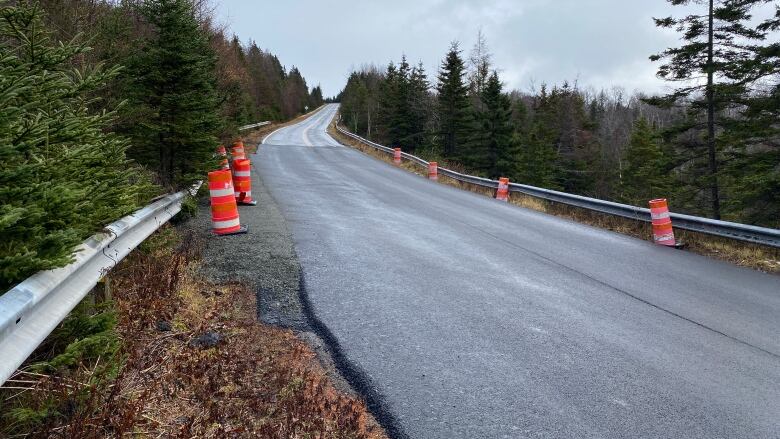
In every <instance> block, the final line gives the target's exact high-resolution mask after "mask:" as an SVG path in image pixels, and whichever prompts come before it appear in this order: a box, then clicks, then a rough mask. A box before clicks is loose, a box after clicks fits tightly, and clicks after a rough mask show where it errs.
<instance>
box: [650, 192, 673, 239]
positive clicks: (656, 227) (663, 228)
mask: <svg viewBox="0 0 780 439" xmlns="http://www.w3.org/2000/svg"><path fill="white" fill-rule="evenodd" d="M650 219H651V220H652V222H653V241H655V243H656V244H659V245H667V246H670V247H674V246H675V245H676V244H677V242H676V241H675V239H674V229H673V228H672V218H671V216H670V215H669V206H668V205H667V203H666V198H658V199H655V200H650Z"/></svg>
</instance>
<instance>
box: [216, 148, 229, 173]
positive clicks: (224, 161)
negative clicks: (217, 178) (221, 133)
mask: <svg viewBox="0 0 780 439" xmlns="http://www.w3.org/2000/svg"><path fill="white" fill-rule="evenodd" d="M217 155H218V156H219V157H220V160H219V168H220V169H230V165H229V164H228V157H227V150H225V145H219V147H217Z"/></svg>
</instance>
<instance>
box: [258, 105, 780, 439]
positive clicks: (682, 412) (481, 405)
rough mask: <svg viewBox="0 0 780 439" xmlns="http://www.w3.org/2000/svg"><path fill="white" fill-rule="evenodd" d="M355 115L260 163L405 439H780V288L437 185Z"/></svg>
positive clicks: (306, 262)
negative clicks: (352, 144)
mask: <svg viewBox="0 0 780 439" xmlns="http://www.w3.org/2000/svg"><path fill="white" fill-rule="evenodd" d="M335 111H336V107H335V106H329V107H326V108H325V109H324V110H322V111H321V112H320V113H318V114H317V115H315V116H314V117H312V118H310V119H308V120H306V121H304V122H302V123H300V124H298V125H294V126H291V127H289V128H285V129H283V130H281V131H278V132H276V133H274V134H272V135H271V136H270V137H269V138H268V139H267V140H266V143H267V144H266V145H264V146H262V147H261V149H260V151H259V156H258V157H256V159H255V164H256V166H257V167H258V168H259V171H260V172H261V174H262V178H263V180H264V181H265V184H266V185H267V186H268V188H269V190H270V191H271V194H272V195H273V197H274V198H275V199H276V201H277V202H278V203H279V205H280V208H281V210H282V214H283V215H284V216H285V217H286V219H287V221H288V222H289V225H290V227H291V230H292V233H293V238H294V240H295V245H296V250H297V253H298V256H299V259H300V262H301V266H302V269H303V273H304V277H305V283H306V288H307V293H308V298H309V301H310V303H311V307H312V309H313V312H314V313H316V316H317V317H318V319H319V320H320V321H321V322H322V323H323V324H324V325H326V326H327V328H328V330H329V331H330V333H331V334H332V335H333V336H334V337H335V339H336V340H337V342H338V343H339V344H340V347H341V351H342V353H343V354H344V356H345V357H346V359H347V360H348V361H349V362H350V363H351V364H352V365H353V366H354V368H355V370H357V371H358V372H359V374H361V375H362V376H363V377H364V378H366V379H368V380H370V384H371V389H369V390H370V391H371V392H376V395H378V397H379V398H381V402H382V406H383V408H384V410H386V412H387V413H389V414H390V418H389V419H388V422H391V423H393V424H394V425H393V426H394V427H396V428H398V429H399V432H398V435H399V436H404V435H407V436H409V437H414V438H482V437H485V438H503V437H511V438H514V437H545V438H636V437H640V438H645V437H647V438H650V437H652V438H660V437H664V438H708V439H711V438H737V437H744V438H778V437H780V277H777V276H770V275H765V274H762V273H758V272H755V271H751V270H747V269H742V268H738V267H735V266H731V265H729V264H726V263H722V262H718V261H714V260H710V259H707V258H704V257H701V256H697V255H694V254H690V253H686V252H682V251H676V250H671V249H666V248H660V247H657V246H654V245H652V244H651V243H648V242H644V241H641V240H638V239H634V238H630V237H626V236H622V235H619V234H616V233H611V232H608V231H603V230H599V229H595V228H592V227H589V226H585V225H581V224H576V223H573V222H570V221H566V220H563V219H559V218H556V217H552V216H548V215H545V214H542V213H538V212H535V211H531V210H526V209H522V208H518V207H515V206H511V205H507V204H504V203H500V202H497V201H495V200H491V199H489V198H487V197H483V196H479V195H475V194H472V193H469V192H465V191H459V190H456V189H454V188H451V187H448V186H444V185H441V184H436V183H433V182H429V181H427V180H426V179H424V178H421V177H418V176H416V175H412V174H409V173H407V172H404V171H402V170H400V169H396V168H394V167H393V166H391V165H388V164H386V163H383V162H380V161H377V160H375V159H372V158H369V157H367V156H365V155H362V154H361V153H359V152H357V151H354V150H352V149H350V148H346V147H341V146H337V145H338V144H337V143H336V142H335V141H333V139H331V138H329V137H328V136H327V134H326V133H325V132H324V127H325V126H326V125H327V122H328V121H329V120H330V118H331V117H332V116H333V115H334V113H335Z"/></svg>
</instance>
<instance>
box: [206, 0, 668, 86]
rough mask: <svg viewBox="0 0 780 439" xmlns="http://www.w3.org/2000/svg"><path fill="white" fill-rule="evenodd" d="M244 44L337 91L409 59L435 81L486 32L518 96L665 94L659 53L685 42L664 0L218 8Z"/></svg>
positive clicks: (251, 1) (224, 1) (246, 1)
mask: <svg viewBox="0 0 780 439" xmlns="http://www.w3.org/2000/svg"><path fill="white" fill-rule="evenodd" d="M215 1H216V5H217V11H218V14H219V17H220V20H221V21H222V23H223V24H227V25H229V27H230V30H231V31H232V32H234V33H236V34H237V35H238V36H239V37H240V38H241V40H242V41H248V40H250V39H253V40H255V41H257V44H258V46H260V47H261V48H263V49H269V50H271V51H272V52H273V53H275V54H276V55H278V56H279V59H280V60H281V62H282V64H284V65H285V66H287V67H290V66H292V65H295V66H297V67H298V68H299V69H300V70H301V72H302V73H303V75H304V77H305V78H306V80H307V82H308V84H309V86H310V87H311V86H314V85H316V84H318V83H319V84H321V85H322V88H323V92H324V94H325V95H326V96H332V95H335V94H336V93H338V92H339V91H340V90H341V89H342V88H343V87H344V85H345V83H346V79H347V77H348V75H349V72H350V71H351V70H352V69H353V68H356V67H359V66H360V65H362V64H364V63H375V64H378V65H380V66H382V68H384V66H386V65H387V63H388V62H389V61H391V60H394V61H397V60H398V59H399V58H400V57H401V54H404V53H405V54H406V56H407V58H408V59H409V60H410V62H412V63H416V62H417V61H420V60H421V61H422V62H423V63H424V64H425V67H426V69H427V71H428V75H429V77H430V78H433V77H434V76H435V73H436V71H437V70H438V66H439V63H440V61H441V59H442V58H443V56H444V54H445V53H446V51H447V49H448V47H449V44H450V41H453V40H458V41H460V43H461V47H462V49H463V50H464V56H468V52H469V51H470V50H471V47H472V45H473V44H474V41H475V39H476V36H477V32H478V31H479V29H482V32H483V33H484V35H485V37H486V38H487V42H488V47H489V48H490V51H491V52H492V53H493V61H494V66H495V67H496V68H497V69H498V71H499V73H500V75H501V78H502V80H503V81H504V83H505V84H506V85H507V86H508V87H509V88H516V89H521V90H529V89H530V88H531V85H532V84H535V85H536V86H537V87H538V86H539V84H541V83H542V82H545V83H548V84H555V83H561V82H563V81H564V80H569V81H570V82H572V81H574V80H577V81H578V83H579V84H580V85H581V86H592V87H596V88H602V87H607V88H608V87H612V86H621V87H623V88H625V89H627V90H628V91H634V90H641V91H646V92H653V91H659V90H661V89H662V87H664V85H663V83H662V82H661V81H660V80H658V79H656V78H655V69H656V66H655V65H654V64H653V63H651V62H650V61H649V60H648V56H649V55H650V54H652V53H655V52H659V51H661V50H663V49H664V48H666V47H669V46H674V45H677V38H678V36H677V35H676V34H675V33H673V32H671V31H668V30H662V29H658V28H656V27H655V25H654V23H653V20H652V17H654V16H655V17H661V16H668V15H670V14H675V15H678V14H680V13H681V12H682V10H681V8H679V7H671V6H669V4H668V3H667V2H666V1H665V0H555V1H552V0H392V1H381V2H380V1H370V0H363V1H358V0H351V1H347V0H332V1H323V0H282V1H279V0H273V1H268V0H260V1H257V0H215Z"/></svg>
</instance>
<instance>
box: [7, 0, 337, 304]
mask: <svg viewBox="0 0 780 439" xmlns="http://www.w3.org/2000/svg"><path fill="white" fill-rule="evenodd" d="M0 90H1V91H0V104H2V107H3V111H2V113H1V114H0V240H1V241H2V244H0V291H2V292H4V291H6V290H7V289H8V288H10V287H11V286H13V285H14V284H16V283H17V282H19V281H21V280H23V279H25V278H27V277H28V276H30V275H32V274H33V273H35V272H37V271H39V270H43V269H50V268H55V267H59V266H63V265H65V264H67V263H68V262H69V261H70V260H71V254H72V252H73V250H74V248H75V246H76V245H78V244H79V243H81V242H82V241H83V240H84V239H85V238H87V237H88V236H90V235H92V234H93V233H95V232H97V231H99V230H100V229H101V228H102V227H103V226H105V225H106V224H108V223H110V222H111V221H114V220H116V219H118V218H120V217H122V216H123V215H125V214H127V213H129V212H131V211H133V210H134V209H136V208H138V207H140V206H142V205H144V204H146V203H147V202H148V200H150V199H151V198H153V197H154V196H156V195H159V194H161V193H165V192H169V191H172V190H176V189H179V188H182V187H185V186H187V185H189V184H191V183H192V182H193V181H195V180H197V179H202V178H203V176H204V175H205V172H207V171H209V170H211V169H213V168H214V167H215V166H216V161H215V158H214V150H215V148H216V146H217V145H219V144H220V143H222V144H227V145H229V144H231V143H232V141H233V140H234V139H235V138H236V137H237V136H238V132H237V127H238V126H241V125H245V124H249V123H254V122H259V121H263V120H272V121H285V120H288V119H291V118H293V117H295V116H297V115H299V114H301V113H303V112H304V110H305V108H306V107H310V108H315V107H317V106H319V105H321V104H322V92H321V90H320V89H319V87H314V88H313V89H312V90H311V91H310V90H309V88H308V86H307V84H306V81H305V79H304V78H303V76H302V75H301V73H300V71H298V69H296V68H295V67H291V68H289V69H288V68H285V67H284V66H283V65H282V64H281V63H280V61H279V59H278V58H277V57H276V56H275V55H273V54H272V53H270V52H268V51H264V50H261V49H260V48H259V47H258V46H257V44H256V43H254V42H251V43H249V44H242V43H241V42H240V40H239V38H238V37H237V36H233V35H228V34H227V33H226V31H225V30H223V29H220V28H219V27H218V26H217V25H216V24H215V23H214V20H213V18H212V14H211V11H210V9H209V6H208V3H207V2H203V1H194V0H137V1H122V2H114V1H108V0H105V1H103V0H101V1H91V0H19V1H8V0H0Z"/></svg>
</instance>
